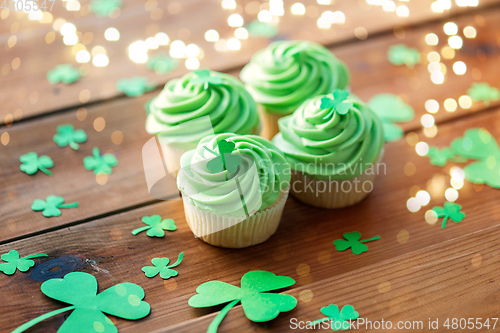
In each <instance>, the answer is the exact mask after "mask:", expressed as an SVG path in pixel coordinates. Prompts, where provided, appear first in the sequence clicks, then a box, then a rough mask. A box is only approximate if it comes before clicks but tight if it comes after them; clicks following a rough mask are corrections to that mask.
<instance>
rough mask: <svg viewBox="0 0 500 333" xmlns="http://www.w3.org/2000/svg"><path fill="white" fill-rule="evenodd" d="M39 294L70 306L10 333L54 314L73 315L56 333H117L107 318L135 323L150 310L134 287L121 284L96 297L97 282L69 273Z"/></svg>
mask: <svg viewBox="0 0 500 333" xmlns="http://www.w3.org/2000/svg"><path fill="white" fill-rule="evenodd" d="M40 289H41V290H42V292H43V293H44V294H45V295H46V296H48V297H50V298H52V299H55V300H57V301H60V302H63V303H67V304H70V306H67V307H65V308H61V309H57V310H54V311H52V312H49V313H46V314H44V315H42V316H40V317H37V318H35V319H33V320H31V321H29V322H27V323H25V324H23V325H21V326H19V327H18V328H16V329H15V330H14V331H12V333H21V332H24V331H25V330H27V329H28V328H30V327H32V326H34V325H35V324H37V323H39V322H41V321H42V320H45V319H47V318H50V317H53V316H55V315H57V314H60V313H63V312H66V311H73V312H72V313H71V314H70V315H69V316H68V318H66V320H64V322H63V324H62V325H61V327H59V329H58V330H57V332H59V333H87V332H109V333H117V332H118V330H117V328H116V326H115V325H114V324H113V322H112V321H111V320H110V319H109V318H108V317H106V315H105V314H110V315H112V316H116V317H119V318H123V319H129V320H137V319H141V318H144V317H146V316H147V315H148V314H149V312H150V310H151V308H150V306H149V304H148V303H147V302H144V301H143V299H144V296H145V294H144V290H143V289H142V288H141V287H140V286H138V285H136V284H134V283H129V282H125V283H120V284H117V285H114V286H112V287H110V288H108V289H106V290H104V291H102V292H100V293H97V280H96V278H95V277H93V276H92V275H91V274H88V273H83V272H72V273H69V274H66V275H65V276H64V278H62V279H50V280H47V281H45V282H44V283H42V286H41V287H40Z"/></svg>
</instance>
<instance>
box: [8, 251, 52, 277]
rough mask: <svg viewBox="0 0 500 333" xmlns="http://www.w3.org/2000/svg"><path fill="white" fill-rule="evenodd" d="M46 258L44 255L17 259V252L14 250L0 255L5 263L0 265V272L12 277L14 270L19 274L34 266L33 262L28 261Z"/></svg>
mask: <svg viewBox="0 0 500 333" xmlns="http://www.w3.org/2000/svg"><path fill="white" fill-rule="evenodd" d="M39 257H48V256H47V255H46V254H45V253H40V254H33V255H30V256H26V257H24V258H19V252H17V251H16V250H10V251H9V253H4V254H2V257H1V258H2V260H3V261H5V263H3V264H0V272H4V273H5V274H7V275H12V274H14V273H15V272H16V269H18V270H20V271H21V272H27V271H28V270H29V269H30V268H31V267H33V266H35V262H34V261H33V260H30V259H32V258H39Z"/></svg>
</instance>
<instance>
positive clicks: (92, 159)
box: [83, 147, 118, 175]
mask: <svg viewBox="0 0 500 333" xmlns="http://www.w3.org/2000/svg"><path fill="white" fill-rule="evenodd" d="M92 155H93V156H86V157H84V158H83V166H84V167H85V170H89V171H90V170H93V171H94V173H95V174H96V175H97V174H102V173H104V174H106V175H110V174H111V173H112V172H113V169H112V167H114V166H117V165H118V160H117V159H116V157H115V155H113V154H109V153H108V154H104V155H102V156H101V154H100V152H99V148H97V147H94V149H93V150H92Z"/></svg>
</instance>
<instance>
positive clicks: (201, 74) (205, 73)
mask: <svg viewBox="0 0 500 333" xmlns="http://www.w3.org/2000/svg"><path fill="white" fill-rule="evenodd" d="M210 73H211V72H210V71H209V70H208V69H200V70H197V71H194V74H195V77H193V78H192V79H191V80H190V81H191V83H192V84H203V88H204V89H208V86H209V85H220V84H222V82H223V81H222V78H221V77H220V76H210Z"/></svg>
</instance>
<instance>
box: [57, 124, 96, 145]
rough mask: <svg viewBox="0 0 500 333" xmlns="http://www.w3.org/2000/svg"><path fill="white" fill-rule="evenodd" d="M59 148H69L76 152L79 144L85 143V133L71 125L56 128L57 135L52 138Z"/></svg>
mask: <svg viewBox="0 0 500 333" xmlns="http://www.w3.org/2000/svg"><path fill="white" fill-rule="evenodd" d="M52 139H53V140H54V142H55V143H56V144H57V145H58V146H59V147H66V146H68V145H69V146H70V147H71V148H72V149H73V150H78V148H80V146H79V145H78V144H79V143H82V142H85V141H87V133H85V131H84V130H82V129H78V130H76V131H75V128H74V127H73V125H71V124H65V125H59V126H57V134H54V137H53V138H52Z"/></svg>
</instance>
